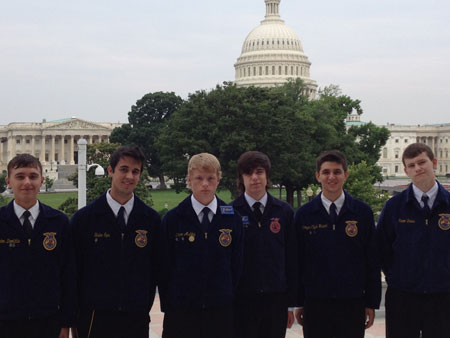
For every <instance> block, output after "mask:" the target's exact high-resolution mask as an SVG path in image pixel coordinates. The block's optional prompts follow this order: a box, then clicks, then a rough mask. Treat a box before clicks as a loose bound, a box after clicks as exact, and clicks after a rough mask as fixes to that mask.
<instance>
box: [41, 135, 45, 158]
mask: <svg viewBox="0 0 450 338" xmlns="http://www.w3.org/2000/svg"><path fill="white" fill-rule="evenodd" d="M41 163H45V135H44V134H42V136H41Z"/></svg>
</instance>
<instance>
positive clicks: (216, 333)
mask: <svg viewBox="0 0 450 338" xmlns="http://www.w3.org/2000/svg"><path fill="white" fill-rule="evenodd" d="M232 337H233V308H232V306H231V305H230V306H226V307H218V308H207V309H202V310H197V309H187V310H172V311H166V313H165V314H164V323H163V333H162V338H232Z"/></svg>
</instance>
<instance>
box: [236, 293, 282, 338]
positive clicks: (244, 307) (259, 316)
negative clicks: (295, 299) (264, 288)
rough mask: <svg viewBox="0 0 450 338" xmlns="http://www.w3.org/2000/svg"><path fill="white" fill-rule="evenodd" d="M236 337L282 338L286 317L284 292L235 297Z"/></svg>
mask: <svg viewBox="0 0 450 338" xmlns="http://www.w3.org/2000/svg"><path fill="white" fill-rule="evenodd" d="M234 315H235V317H234V318H235V337H236V338H284V337H285V336H286V325H287V318H288V304H287V297H286V295H285V294H280V293H277V294H261V295H255V296H247V297H244V296H242V297H239V296H238V297H237V300H236V303H235V310H234Z"/></svg>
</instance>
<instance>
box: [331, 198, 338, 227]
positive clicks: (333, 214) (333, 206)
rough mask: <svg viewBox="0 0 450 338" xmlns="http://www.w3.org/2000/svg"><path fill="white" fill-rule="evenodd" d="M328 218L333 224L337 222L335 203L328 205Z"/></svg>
mask: <svg viewBox="0 0 450 338" xmlns="http://www.w3.org/2000/svg"><path fill="white" fill-rule="evenodd" d="M330 220H331V224H333V225H334V224H336V222H337V213H336V204H334V203H331V205H330Z"/></svg>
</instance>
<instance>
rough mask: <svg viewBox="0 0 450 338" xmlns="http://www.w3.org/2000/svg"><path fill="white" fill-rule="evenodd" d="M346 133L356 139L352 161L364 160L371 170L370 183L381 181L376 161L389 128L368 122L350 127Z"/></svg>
mask: <svg viewBox="0 0 450 338" xmlns="http://www.w3.org/2000/svg"><path fill="white" fill-rule="evenodd" d="M348 133H349V134H350V135H352V136H353V138H354V139H355V140H356V148H357V149H356V150H355V151H354V152H353V154H354V155H353V158H354V161H353V162H354V163H357V162H361V161H366V163H367V165H368V166H369V168H370V171H371V177H372V180H373V181H372V183H375V182H382V181H383V176H382V174H381V168H380V167H379V166H378V165H377V164H376V163H377V162H378V159H379V158H380V151H381V149H382V147H383V146H384V145H385V144H386V142H387V140H388V139H389V135H390V132H389V130H388V129H387V128H386V127H377V126H376V125H375V124H373V123H372V122H369V123H366V124H363V125H360V126H352V127H350V129H349V130H348ZM355 157H356V158H355Z"/></svg>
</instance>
